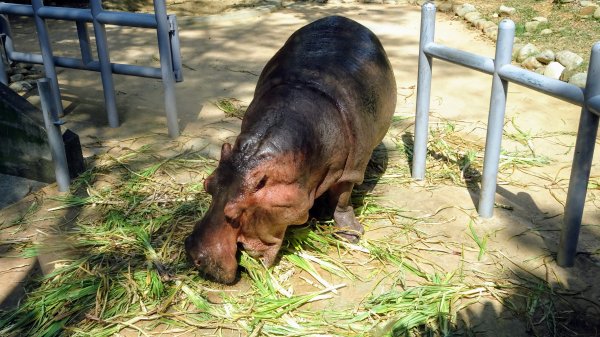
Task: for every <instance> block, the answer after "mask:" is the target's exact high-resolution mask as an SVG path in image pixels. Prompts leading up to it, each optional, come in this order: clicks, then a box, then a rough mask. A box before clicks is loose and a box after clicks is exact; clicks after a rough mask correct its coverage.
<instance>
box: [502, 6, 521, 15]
mask: <svg viewBox="0 0 600 337" xmlns="http://www.w3.org/2000/svg"><path fill="white" fill-rule="evenodd" d="M516 12H517V9H516V8H514V7H508V6H504V5H502V6H500V8H498V14H499V15H500V16H511V15H514V14H515V13H516Z"/></svg>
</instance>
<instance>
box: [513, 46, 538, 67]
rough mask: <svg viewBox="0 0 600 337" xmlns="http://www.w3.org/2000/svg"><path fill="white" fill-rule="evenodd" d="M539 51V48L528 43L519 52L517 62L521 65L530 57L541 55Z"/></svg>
mask: <svg viewBox="0 0 600 337" xmlns="http://www.w3.org/2000/svg"><path fill="white" fill-rule="evenodd" d="M539 52H540V51H539V50H538V49H537V47H536V46H535V45H533V44H531V43H528V44H526V45H524V46H523V48H521V49H520V50H519V52H518V53H517V62H519V63H521V62H523V61H525V59H526V58H528V57H529V56H534V55H537V54H539Z"/></svg>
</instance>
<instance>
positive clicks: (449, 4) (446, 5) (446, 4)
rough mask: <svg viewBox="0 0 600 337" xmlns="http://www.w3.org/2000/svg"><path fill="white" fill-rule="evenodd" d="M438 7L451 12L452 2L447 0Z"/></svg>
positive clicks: (442, 10) (440, 9)
mask: <svg viewBox="0 0 600 337" xmlns="http://www.w3.org/2000/svg"><path fill="white" fill-rule="evenodd" d="M437 9H438V10H439V11H440V12H451V11H452V2H451V1H445V2H442V3H440V4H438V5H437Z"/></svg>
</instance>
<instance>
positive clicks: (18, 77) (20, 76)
mask: <svg viewBox="0 0 600 337" xmlns="http://www.w3.org/2000/svg"><path fill="white" fill-rule="evenodd" d="M24 78H25V75H23V74H14V75H12V76H11V77H10V81H11V82H19V81H22V80H23V79H24Z"/></svg>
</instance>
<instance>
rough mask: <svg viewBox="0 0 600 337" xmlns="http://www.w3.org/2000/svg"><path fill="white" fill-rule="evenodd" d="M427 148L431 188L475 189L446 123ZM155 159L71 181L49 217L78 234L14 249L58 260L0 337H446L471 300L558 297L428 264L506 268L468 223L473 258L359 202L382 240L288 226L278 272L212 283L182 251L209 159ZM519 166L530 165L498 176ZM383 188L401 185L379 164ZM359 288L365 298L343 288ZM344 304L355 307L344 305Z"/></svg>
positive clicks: (462, 146) (116, 163) (148, 155)
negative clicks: (67, 214) (56, 216)
mask: <svg viewBox="0 0 600 337" xmlns="http://www.w3.org/2000/svg"><path fill="white" fill-rule="evenodd" d="M431 138H432V139H431V142H432V147H431V151H430V153H429V155H430V158H429V162H430V163H429V165H431V166H430V167H429V168H428V171H429V172H430V173H428V174H430V176H429V179H432V180H434V181H447V182H456V183H458V184H464V181H465V177H471V178H473V179H475V175H472V174H471V173H469V172H471V171H469V170H470V169H474V170H478V169H479V168H480V162H479V160H480V159H481V157H480V154H479V153H480V152H479V151H481V147H480V146H479V145H477V143H476V142H473V143H470V142H468V141H466V140H465V139H464V137H460V136H459V133H458V130H457V129H456V127H455V126H453V125H452V124H451V123H449V122H448V123H445V124H442V125H441V127H439V128H437V129H435V130H434V131H433V132H432V137H431ZM399 144H401V142H399ZM402 144H403V143H402ZM398 149H399V150H400V151H397V152H395V153H390V155H391V156H394V157H395V158H398V157H400V158H402V157H403V156H406V157H405V158H406V161H404V164H403V165H401V164H397V166H396V167H399V166H405V167H406V166H408V160H409V155H410V153H409V152H408V150H406V148H402V147H401V146H399V147H398ZM164 150H165V146H164V144H153V145H149V146H143V147H141V148H139V149H137V150H132V149H126V150H123V151H121V152H120V155H119V156H110V155H104V156H103V157H101V158H99V159H98V160H97V163H98V164H97V166H96V167H95V168H93V169H91V170H89V171H87V172H85V173H84V174H83V175H82V176H81V177H80V178H78V179H77V180H76V181H75V182H74V184H73V188H72V193H71V194H70V195H68V196H65V197H62V198H60V202H61V206H59V207H55V208H53V209H52V211H56V212H61V211H64V210H65V209H66V210H69V211H74V212H76V213H77V214H79V215H78V216H77V217H76V220H75V221H74V223H73V224H71V225H69V226H64V225H57V227H56V228H54V232H53V233H50V234H49V237H48V239H47V240H46V241H45V242H40V243H37V244H32V245H30V246H28V247H27V248H26V249H24V250H23V255H24V256H30V257H34V256H38V255H40V254H46V253H49V252H52V253H53V254H56V253H57V252H58V253H60V254H61V255H63V256H65V257H68V258H65V259H64V260H62V261H59V262H58V263H57V264H56V266H55V267H56V268H55V269H54V271H53V272H51V273H50V274H48V275H45V276H43V277H41V278H38V279H35V280H33V281H31V282H30V283H29V284H28V285H27V296H26V298H25V299H24V300H23V301H22V302H21V304H20V306H19V307H18V308H15V309H13V310H9V311H5V312H1V313H0V335H2V336H22V335H30V336H59V335H73V336H112V335H114V334H118V333H119V332H121V331H123V330H128V331H133V332H134V333H137V334H139V335H144V336H150V335H156V334H158V333H164V334H165V335H173V334H176V333H185V332H193V333H202V332H206V333H207V334H209V335H214V334H215V333H226V332H227V331H233V332H236V333H237V332H239V333H241V334H246V335H249V336H306V335H331V336H371V335H375V336H411V335H444V336H446V335H450V334H453V333H457V331H458V332H459V333H461V332H465V330H464V329H465V327H461V326H460V325H459V321H460V320H459V318H458V317H459V312H460V311H461V310H462V309H464V308H465V307H467V306H469V305H471V304H473V303H478V302H480V301H489V300H499V301H504V302H505V303H508V306H509V307H510V305H511V303H512V302H510V300H509V299H511V298H515V296H517V295H516V294H518V296H521V295H520V294H522V293H524V292H525V293H528V292H531V291H532V290H531V289H536V291H537V295H535V296H537V297H535V300H536V301H537V303H540V301H542V299H543V301H545V302H544V303H548V301H549V300H548V299H553V298H554V296H555V294H554V293H553V288H551V287H549V286H546V287H545V288H543V290H542V291H540V287H534V286H530V285H531V282H530V281H525V280H524V281H523V282H516V283H514V281H511V282H513V283H510V282H508V281H507V280H506V279H504V278H500V279H495V278H494V276H493V275H492V274H481V273H480V271H478V270H466V269H465V268H464V267H463V265H462V262H460V263H459V264H458V265H456V267H452V266H447V265H446V266H440V265H438V264H437V263H436V262H435V256H436V254H438V255H439V254H448V253H451V254H454V255H457V261H464V260H465V259H466V257H465V256H464V254H465V250H467V251H472V252H475V253H476V254H475V256H477V259H481V258H482V256H483V254H485V255H486V258H488V259H493V260H501V259H502V258H498V257H497V256H496V254H495V253H494V252H493V251H490V250H489V248H488V247H487V237H488V234H485V233H484V234H481V233H479V234H478V233H477V232H476V231H475V229H474V228H473V227H472V226H469V227H467V226H465V233H466V235H467V236H469V237H471V238H472V240H473V241H474V242H475V244H473V245H472V248H468V247H464V245H462V244H461V247H460V248H458V249H457V247H456V246H452V247H450V246H448V245H447V243H446V242H444V240H443V239H434V238H433V237H432V236H431V235H429V234H428V233H426V232H424V231H423V230H422V229H419V226H418V224H420V223H422V222H426V221H428V220H427V219H421V218H415V217H414V216H409V215H408V213H407V212H406V211H404V210H402V209H399V208H396V207H387V206H383V205H382V203H381V202H380V201H379V200H378V199H377V197H376V196H374V195H371V194H369V193H367V194H366V195H363V196H362V197H361V198H360V199H361V203H360V205H357V206H358V207H356V214H357V216H358V218H359V220H360V221H361V222H362V223H363V224H365V225H366V226H367V228H370V229H377V230H386V228H393V231H391V232H390V233H389V234H385V235H383V237H382V238H381V239H377V236H374V237H373V236H371V238H370V239H363V240H362V241H361V243H360V244H359V245H354V244H349V243H345V242H341V241H339V240H337V239H336V238H335V237H334V235H333V226H332V224H331V222H316V221H314V220H313V221H311V223H309V224H308V225H306V226H299V227H290V229H289V231H288V233H286V240H285V242H284V244H283V247H282V250H281V254H280V259H279V262H278V263H277V264H276V266H275V267H273V268H269V269H267V268H265V267H264V266H263V265H261V263H260V262H259V261H257V260H254V259H253V258H251V257H250V256H248V255H247V254H242V255H241V261H240V264H241V266H242V268H241V269H242V272H241V276H240V281H239V284H238V286H235V287H226V286H222V285H219V284H214V283H212V282H210V281H207V280H205V279H203V278H201V277H200V276H199V275H198V273H197V271H196V270H194V269H193V268H192V267H191V266H190V265H189V264H188V263H187V261H186V257H185V252H184V248H183V242H184V238H185V237H186V236H187V235H188V234H189V233H190V232H191V230H192V228H193V226H194V224H195V223H196V221H198V220H199V219H200V218H201V217H202V216H203V214H204V213H205V212H206V210H207V209H208V207H209V205H210V197H209V196H208V195H207V194H206V193H205V192H204V191H203V188H202V185H203V179H204V178H205V177H206V176H207V175H208V174H209V173H210V172H211V171H212V170H213V169H214V167H215V165H216V162H214V161H212V160H210V159H207V158H204V157H202V156H201V155H199V154H198V153H193V152H185V153H177V154H171V155H164V154H163V155H159V153H162V152H165V151H164ZM166 152H169V151H166ZM515 163H517V165H524V163H526V162H525V161H523V160H520V161H518V162H515V161H512V162H511V163H509V164H506V165H504V166H503V167H509V166H510V165H515ZM375 165H376V164H375ZM439 171H444V172H445V174H448V172H452V175H453V176H448V175H446V176H444V175H442V174H441V173H440V172H439ZM467 173H468V174H467ZM182 176H185V177H187V178H185V179H182ZM381 179H383V180H385V179H388V180H387V182H388V183H389V182H393V181H394V179H399V180H401V181H404V180H409V179H410V178H408V175H407V172H399V171H395V169H394V167H392V168H391V169H390V167H389V166H388V170H387V171H386V172H385V173H383V176H382V177H381ZM36 207H39V205H36ZM57 243H58V244H57ZM477 252H478V255H477ZM536 282H538V283H539V284H545V283H543V281H541V280H536ZM355 284H367V285H369V286H370V288H371V290H370V291H366V292H365V291H363V292H360V293H356V292H355V290H354V289H347V288H349V287H351V286H352V285H355ZM546 285H547V284H546ZM523 289H525V290H523ZM343 296H352V298H353V299H352V300H350V301H345V302H344V301H341V297H343ZM340 301H341V302H342V303H343V305H341V306H340V305H339V303H340ZM519 309H520V307H519V306H517V305H515V306H514V310H515V311H518V310H519ZM551 310H553V307H550V306H537V307H535V308H532V309H531V310H530V311H528V314H529V315H530V316H531V321H532V322H533V321H534V319H538V321H539V316H540V315H541V316H543V317H548V318H544V319H545V321H547V322H550V320H551V319H552V316H551V315H550V314H549V312H550V311H551ZM552 322H553V321H552ZM461 329H462V330H461ZM467 330H468V329H467Z"/></svg>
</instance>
